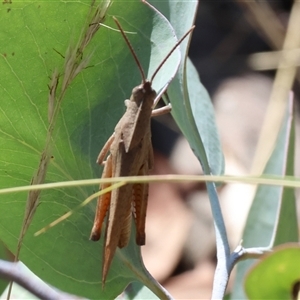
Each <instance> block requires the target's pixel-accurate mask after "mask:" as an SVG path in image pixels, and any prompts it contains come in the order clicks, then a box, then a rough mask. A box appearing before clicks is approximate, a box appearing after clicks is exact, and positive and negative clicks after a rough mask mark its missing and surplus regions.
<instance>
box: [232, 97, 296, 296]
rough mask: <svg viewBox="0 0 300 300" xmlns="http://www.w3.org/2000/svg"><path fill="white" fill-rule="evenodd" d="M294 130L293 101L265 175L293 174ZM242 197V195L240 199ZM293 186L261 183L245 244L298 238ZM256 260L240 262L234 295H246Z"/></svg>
mask: <svg viewBox="0 0 300 300" xmlns="http://www.w3.org/2000/svg"><path fill="white" fill-rule="evenodd" d="M294 143H295V131H294V122H293V107H292V101H289V104H288V106H287V111H286V116H285V119H284V123H283V124H282V128H281V131H280V134H279V136H278V139H277V142H276V147H275V149H274V151H273V153H272V155H271V157H270V159H269V161H268V163H267V165H266V168H265V170H264V174H265V175H279V176H285V175H293V172H294V168H293V165H294ZM241 201H242V199H241ZM295 205H296V202H295V195H294V190H292V189H289V188H284V187H282V186H278V187H276V186H274V187H271V186H260V187H258V189H257V192H256V195H255V198H254V200H253V203H252V206H251V209H250V212H249V215H248V219H247V222H246V227H245V230H244V234H243V247H245V248H247V247H273V246H275V245H278V244H282V243H287V242H296V241H298V224H297V216H296V206H295ZM251 265H253V260H247V261H242V262H240V263H238V266H237V275H236V280H235V285H234V290H233V292H232V299H245V294H244V292H243V284H242V283H243V280H244V278H245V274H246V272H247V270H248V269H249V268H250V266H251Z"/></svg>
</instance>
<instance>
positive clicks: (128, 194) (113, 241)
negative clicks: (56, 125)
mask: <svg viewBox="0 0 300 300" xmlns="http://www.w3.org/2000/svg"><path fill="white" fill-rule="evenodd" d="M114 21H115V22H116V24H117V26H118V28H119V30H120V32H121V33H122V36H123V37H124V39H125V42H126V44H127V45H128V47H129V49H130V51H131V53H132V55H133V58H134V60H135V61H136V63H137V65H138V68H139V70H140V72H141V76H142V80H143V81H142V84H141V85H139V86H137V87H135V88H134V89H133V90H132V94H131V97H130V100H125V105H126V112H125V113H124V115H123V116H122V118H121V119H120V121H119V122H118V124H117V125H116V127H115V132H114V133H113V135H112V136H111V137H110V138H109V139H108V141H107V142H106V143H105V145H104V146H103V148H102V150H101V151H100V153H99V156H98V158H97V163H98V164H104V170H103V173H102V178H110V177H123V176H138V175H148V174H149V170H150V169H151V168H152V166H153V149H152V144H151V130H150V119H151V117H152V116H156V115H159V114H162V113H165V112H169V111H170V106H166V107H163V109H155V110H154V109H153V108H154V107H155V105H156V104H157V102H158V101H159V99H160V97H161V95H159V96H157V94H156V92H155V91H154V90H153V89H152V81H153V79H154V77H155V75H156V74H157V72H158V71H159V69H160V68H161V67H162V65H163V64H164V63H165V61H166V60H167V59H168V58H169V56H170V55H171V54H172V53H173V51H174V50H175V49H176V48H177V47H178V46H179V44H180V43H181V42H182V41H183V39H184V38H185V37H186V36H187V35H188V34H189V33H190V32H191V31H192V30H193V28H194V27H192V28H191V29H190V30H189V31H188V32H187V33H186V34H185V35H184V36H183V37H182V38H181V39H180V40H179V41H178V42H177V43H176V45H175V46H174V47H173V48H172V50H171V51H170V52H169V54H168V55H167V56H166V58H165V59H164V60H163V61H162V63H161V64H160V65H159V66H158V68H157V69H156V71H155V72H154V74H153V75H152V78H151V80H150V81H148V80H146V78H145V74H144V71H143V69H142V67H141V65H140V63H139V61H138V58H137V56H136V54H135V52H134V50H133V48H132V46H131V44H130V42H129V40H128V38H127V36H126V35H125V33H124V31H123V29H122V27H121V25H120V23H119V22H118V20H117V19H116V18H114ZM108 152H110V154H109V155H108V157H107V159H106V161H104V159H105V157H106V156H107V154H108ZM109 186H110V184H101V185H100V188H101V189H105V188H107V187H109ZM147 201H148V184H139V183H136V184H126V185H123V186H121V187H119V188H117V189H113V190H112V191H111V192H108V193H106V194H103V195H101V196H100V197H99V198H98V203H97V208H96V214H95V220H94V225H93V228H92V231H91V236H90V239H91V240H93V241H97V240H99V239H100V234H101V228H102V224H103V222H104V219H105V216H106V214H107V212H108V219H107V224H106V232H105V241H104V252H103V269H102V285H104V284H105V280H106V276H107V273H108V270H109V267H110V264H111V261H112V258H113V256H114V254H115V251H116V248H117V247H119V248H123V247H125V246H127V244H128V241H129V237H130V231H131V218H132V215H133V217H134V221H135V225H136V243H137V245H140V246H141V245H144V244H145V221H146V209H147Z"/></svg>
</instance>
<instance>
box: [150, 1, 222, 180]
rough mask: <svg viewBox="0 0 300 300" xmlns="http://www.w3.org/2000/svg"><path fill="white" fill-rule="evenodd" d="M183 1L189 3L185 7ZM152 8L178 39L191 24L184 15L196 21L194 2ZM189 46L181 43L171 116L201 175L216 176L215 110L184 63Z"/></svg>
mask: <svg viewBox="0 0 300 300" xmlns="http://www.w3.org/2000/svg"><path fill="white" fill-rule="evenodd" d="M186 2H189V3H188V5H186ZM170 3H172V5H170ZM155 5H156V7H159V10H160V11H161V12H162V13H163V14H164V15H165V16H166V17H167V18H168V20H170V22H171V24H172V25H173V27H174V28H175V31H176V34H177V36H178V37H181V36H183V34H184V33H185V32H187V31H188V30H189V29H190V28H191V26H192V25H193V24H194V20H193V18H190V19H189V21H188V22H187V21H186V19H187V18H186V16H187V15H193V16H194V18H195V15H194V13H195V11H196V8H197V6H198V3H197V2H196V1H169V2H168V1H160V2H155ZM183 20H184V21H185V22H184V23H183ZM188 44H189V40H188V39H186V40H185V41H184V42H183V43H182V44H181V51H182V53H183V55H182V58H181V66H180V68H179V71H178V73H177V75H176V77H175V79H174V80H173V81H172V83H171V84H170V86H169V88H168V95H169V98H170V100H171V103H172V115H173V117H174V119H175V121H176V123H177V125H178V126H179V128H180V130H181V131H182V133H183V134H184V136H185V137H186V139H187V140H188V142H189V144H190V147H191V148H192V150H193V151H194V153H195V155H196V156H197V158H198V159H199V161H200V162H201V165H202V168H203V171H204V173H205V174H211V173H212V174H214V175H219V174H222V173H223V172H224V157H223V153H222V150H221V144H220V139H219V135H218V131H217V127H216V123H215V116H214V108H213V105H212V102H211V99H210V97H209V95H208V93H207V91H206V89H205V88H204V86H203V85H202V84H201V82H200V79H199V75H198V72H197V70H196V69H195V67H194V66H193V64H192V63H191V61H190V60H189V59H187V60H186V57H187V51H186V50H187V49H188V47H187V45H188Z"/></svg>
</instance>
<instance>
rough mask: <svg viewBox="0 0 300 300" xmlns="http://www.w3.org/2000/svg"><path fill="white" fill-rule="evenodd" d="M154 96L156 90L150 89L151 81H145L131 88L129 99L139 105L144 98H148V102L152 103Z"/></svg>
mask: <svg viewBox="0 0 300 300" xmlns="http://www.w3.org/2000/svg"><path fill="white" fill-rule="evenodd" d="M155 97H156V92H155V91H154V90H153V89H152V86H151V82H150V81H146V82H145V83H142V84H140V85H138V86H137V87H135V88H134V89H133V90H132V94H131V97H130V101H134V102H135V103H137V104H138V105H139V104H140V103H142V102H144V100H146V99H149V102H150V103H153V101H154V99H155ZM150 100H151V101H150Z"/></svg>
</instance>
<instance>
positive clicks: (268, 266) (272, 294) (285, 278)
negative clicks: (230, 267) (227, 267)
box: [245, 244, 300, 299]
mask: <svg viewBox="0 0 300 300" xmlns="http://www.w3.org/2000/svg"><path fill="white" fill-rule="evenodd" d="M299 265H300V247H299V245H298V244H287V245H285V246H281V247H277V248H276V250H275V249H274V252H273V253H271V254H268V255H266V256H265V257H264V258H262V260H261V261H259V262H258V263H256V264H255V265H254V266H253V267H252V268H251V270H250V271H249V273H248V274H247V277H246V281H245V291H246V294H247V296H248V298H249V299H298V298H297V296H298V291H299V278H300V269H299ZM296 284H298V288H296V289H295V285H296Z"/></svg>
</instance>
